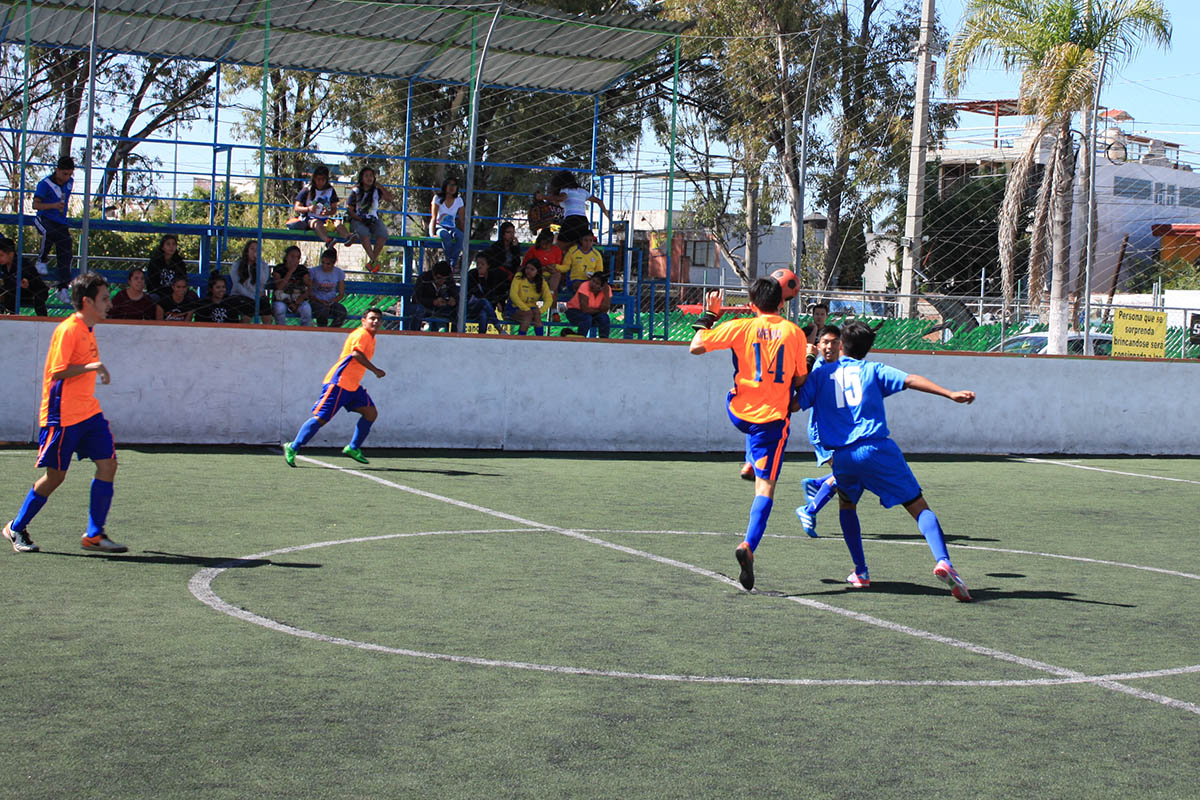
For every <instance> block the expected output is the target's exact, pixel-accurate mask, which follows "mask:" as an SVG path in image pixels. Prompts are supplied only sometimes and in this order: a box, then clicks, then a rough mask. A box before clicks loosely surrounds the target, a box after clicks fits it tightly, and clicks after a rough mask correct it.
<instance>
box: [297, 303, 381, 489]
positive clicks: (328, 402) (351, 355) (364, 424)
mask: <svg viewBox="0 0 1200 800" xmlns="http://www.w3.org/2000/svg"><path fill="white" fill-rule="evenodd" d="M381 322H383V312H381V311H380V310H379V309H378V308H368V309H367V310H366V311H364V312H363V315H362V324H361V325H360V326H359V327H357V328H355V329H354V330H353V331H351V332H350V335H349V336H347V337H346V341H345V342H344V343H343V344H342V354H341V355H340V356H338V360H337V362H336V363H335V364H334V365H333V366H332V367H330V368H329V371H328V372H326V373H325V381H324V383H325V385H324V386H323V387H322V389H321V397H320V399H318V400H317V402H316V403H314V404H313V407H312V416H311V417H309V418H308V420H307V421H306V422H305V423H304V424H303V425H301V426H300V431H299V432H298V433H297V434H296V438H295V439H294V440H292V441H291V442H288V443H286V444H284V446H283V460H284V461H286V462H287V465H288V466H289V467H294V466H296V451H297V450H299V449H300V448H301V447H303V446H304V445H306V444H308V442H309V441H310V440H311V439H312V438H313V437H314V436H316V435H317V431H319V430H321V428H322V427H323V426H324V425H325V423H326V422H329V420H331V419H333V415H334V414H336V413H337V412H338V409H340V408H348V409H350V410H351V411H353V412H354V413H355V414H358V415H359V420H358V424H357V425H355V426H354V435H353V436H352V437H350V444H348V445H346V446H345V447H343V448H342V452H343V453H344V454H345V455H348V456H350V457H351V458H353V459H354V460H355V461H357V462H359V463H360V464H367V463H370V462H368V461H367V457H366V456H364V455H363V453H362V444H363V441H364V440H365V439H366V438H367V434H368V433H370V431H371V426H372V425H373V424H375V420H376V419H378V418H379V411H378V410H377V409H376V408H375V403H374V402H373V401H372V400H371V395H369V394H367V390H366V389H364V388H363V387H362V386H361V383H362V379H363V375H364V374H366V371H367V370H371V372H374V373H375V377H376V378H382V377H383V376H384V375H386V374H387V373H386V372H384V371H383V370H381V369H380V368H379V367H377V366H375V365H374V364H372V363H371V357H372V356H374V355H375V334H376V333H378V332H379V324H380V323H381Z"/></svg>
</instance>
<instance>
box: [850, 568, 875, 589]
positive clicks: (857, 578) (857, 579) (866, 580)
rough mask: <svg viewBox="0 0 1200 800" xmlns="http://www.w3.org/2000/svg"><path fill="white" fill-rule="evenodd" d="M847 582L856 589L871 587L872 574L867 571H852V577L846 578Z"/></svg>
mask: <svg viewBox="0 0 1200 800" xmlns="http://www.w3.org/2000/svg"><path fill="white" fill-rule="evenodd" d="M846 583H848V584H850V585H851V586H853V587H854V588H855V589H870V588H871V576H870V575H868V574H867V573H865V572H864V573H862V574H861V575H860V574H858V573H857V572H851V573H850V577H848V578H846Z"/></svg>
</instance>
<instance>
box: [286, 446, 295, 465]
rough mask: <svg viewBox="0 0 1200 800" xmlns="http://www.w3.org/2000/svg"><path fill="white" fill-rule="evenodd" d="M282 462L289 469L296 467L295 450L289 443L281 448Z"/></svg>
mask: <svg viewBox="0 0 1200 800" xmlns="http://www.w3.org/2000/svg"><path fill="white" fill-rule="evenodd" d="M283 460H284V461H286V462H287V465H288V466H289V467H294V466H296V448H294V447H292V444H291V442H288V443H287V444H285V445H284V446H283Z"/></svg>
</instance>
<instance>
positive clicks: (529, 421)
mask: <svg viewBox="0 0 1200 800" xmlns="http://www.w3.org/2000/svg"><path fill="white" fill-rule="evenodd" d="M54 325H55V323H53V322H40V321H35V320H28V319H12V318H10V319H5V320H0V370H2V372H0V374H3V375H4V377H5V381H4V384H5V390H4V392H3V399H2V400H0V440H4V441H10V442H30V441H33V440H35V439H36V435H37V408H38V402H39V398H40V391H41V379H42V368H43V363H44V359H45V354H46V349H47V347H48V345H49V339H50V334H51V333H52V331H53V330H54ZM344 337H345V332H343V331H327V330H317V329H306V330H296V329H294V328H293V329H289V330H280V329H275V328H271V327H252V326H201V325H171V324H137V323H123V322H108V323H104V324H102V325H100V326H98V327H97V340H98V342H99V345H100V354H101V358H102V359H103V360H104V362H105V364H106V365H107V366H108V368H109V370H110V371H111V373H112V376H113V381H112V383H111V384H110V385H109V386H98V387H97V396H98V397H99V398H100V403H101V405H102V406H103V407H104V411H105V415H106V416H107V417H108V419H109V420H110V422H111V423H112V427H113V432H114V435H115V436H116V437H117V441H118V443H129V444H132V443H194V444H214V443H251V444H265V443H271V444H274V443H278V442H279V441H281V440H285V439H290V438H291V437H292V436H293V435H294V434H295V431H296V429H297V427H299V425H300V423H301V422H303V420H304V419H305V417H306V416H307V415H308V414H309V411H310V409H311V407H312V403H313V402H314V401H315V400H316V398H317V395H318V393H319V391H320V388H321V378H322V377H323V376H324V374H325V371H326V370H327V369H328V368H329V366H330V365H331V364H332V363H333V362H334V361H335V360H336V358H337V356H338V354H339V352H340V349H341V345H342V342H343V340H344ZM878 358H879V360H881V361H884V362H886V363H888V364H891V365H893V366H896V367H898V368H900V369H903V370H906V371H909V372H916V373H920V374H922V375H924V376H926V377H928V378H930V379H932V380H934V381H936V382H938V383H940V384H942V385H944V386H946V387H948V388H952V389H973V390H975V391H976V392H977V393H978V395H979V398H978V400H977V401H976V402H975V403H974V404H973V405H971V406H959V405H956V404H954V403H951V402H950V401H948V400H944V399H942V398H938V397H932V396H929V395H924V394H921V393H919V392H912V391H908V392H903V393H901V394H899V395H896V396H894V397H892V398H890V399H889V401H888V404H889V405H888V418H889V422H890V424H891V428H892V434H893V437H894V438H895V439H896V441H897V442H898V443H899V444H900V446H901V447H902V448H903V449H904V450H905V451H907V452H913V453H919V452H938V453H1130V454H1188V455H1196V454H1200V424H1198V415H1197V413H1196V411H1195V399H1196V398H1197V397H1200V364H1193V363H1185V362H1153V361H1126V360H1114V359H1078V358H1053V357H1027V358H1019V357H996V356H981V355H969V354H945V353H939V354H929V353H924V354H922V353H911V352H884V353H880V354H878ZM375 363H376V364H377V365H379V366H380V367H381V368H383V369H384V370H386V371H387V373H388V374H387V377H386V378H384V379H383V380H376V379H375V377H374V376H373V375H370V374H369V373H368V375H367V376H366V378H365V379H364V385H365V386H366V387H367V390H368V391H369V392H370V393H371V396H372V397H373V398H374V400H375V402H376V405H378V406H379V411H380V419H379V422H377V423H376V425H375V427H374V429H373V430H372V431H371V438H370V440H369V442H368V445H369V446H373V447H385V446H386V447H452V448H468V449H471V448H483V449H508V450H564V451H572V450H578V451H590V450H608V451H725V452H733V453H736V452H739V451H740V450H741V449H742V439H741V436H740V434H738V433H737V431H735V430H734V429H733V427H732V426H731V425H730V424H729V421H728V419H727V418H726V416H725V408H724V395H725V392H726V391H727V390H728V388H729V386H730V383H731V377H732V366H731V364H730V358H729V356H728V355H727V354H725V353H714V354H709V355H705V356H703V357H700V358H697V357H695V356H691V355H689V354H688V352H687V349H686V348H685V347H684V346H682V345H678V344H664V343H632V342H628V343H627V342H597V341H580V340H565V339H536V338H507V337H506V338H500V337H487V338H478V337H457V336H448V335H441V334H417V333H412V334H408V333H405V334H398V333H381V334H380V336H379V340H378V344H377V347H376V353H375ZM355 418H356V417H354V416H353V415H349V414H341V415H339V416H338V417H336V418H335V419H334V420H333V421H332V422H331V423H330V424H329V425H327V426H326V427H325V429H324V430H322V432H321V434H319V435H318V437H317V439H316V440H315V441H314V444H315V445H342V444H344V443H345V441H346V440H347V439H348V438H349V434H350V431H351V429H352V427H353V420H354V419H355ZM797 422H798V423H799V422H800V420H797ZM790 449H791V450H792V451H793V452H797V453H807V452H809V448H808V445H807V437H806V435H805V433H804V430H803V425H798V426H797V429H796V430H795V431H794V433H793V436H792V440H791V443H790Z"/></svg>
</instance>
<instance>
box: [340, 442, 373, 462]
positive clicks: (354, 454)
mask: <svg viewBox="0 0 1200 800" xmlns="http://www.w3.org/2000/svg"><path fill="white" fill-rule="evenodd" d="M342 454H343V455H347V456H350V457H351V458H353V459H354V460H355V461H357V462H358V463H360V464H370V463H371V462H370V461H367V457H366V456H364V455H363V453H362V450H359V449H358V448H357V447H351V446H350V445H346V446H345V447H343V448H342Z"/></svg>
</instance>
